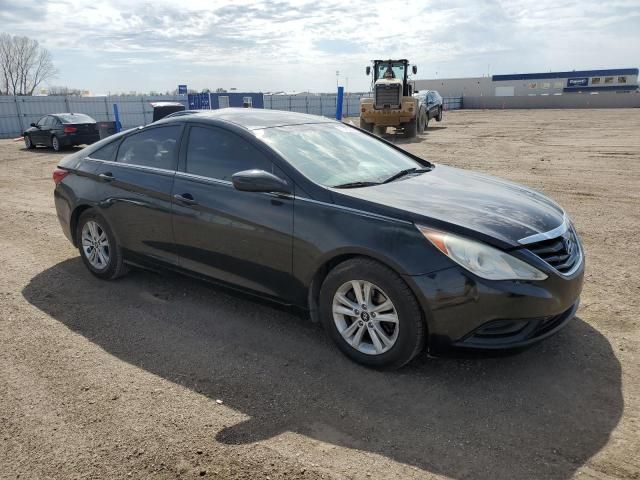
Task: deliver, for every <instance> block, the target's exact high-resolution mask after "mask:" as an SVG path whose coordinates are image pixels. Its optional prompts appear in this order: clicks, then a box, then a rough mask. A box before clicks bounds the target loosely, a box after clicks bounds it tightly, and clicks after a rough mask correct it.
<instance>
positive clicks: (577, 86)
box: [415, 68, 638, 97]
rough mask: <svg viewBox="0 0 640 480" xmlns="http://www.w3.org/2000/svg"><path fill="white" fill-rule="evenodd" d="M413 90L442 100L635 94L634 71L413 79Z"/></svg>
mask: <svg viewBox="0 0 640 480" xmlns="http://www.w3.org/2000/svg"><path fill="white" fill-rule="evenodd" d="M415 89H416V90H438V91H439V92H440V95H442V96H446V97H455V96H476V97H480V96H486V97H522V96H536V95H566V94H580V93H583V94H584V93H598V94H600V93H617V92H637V91H638V69H637V68H617V69H605V70H573V71H570V72H544V73H519V74H511V75H493V76H491V77H475V78H443V79H433V80H416V81H415Z"/></svg>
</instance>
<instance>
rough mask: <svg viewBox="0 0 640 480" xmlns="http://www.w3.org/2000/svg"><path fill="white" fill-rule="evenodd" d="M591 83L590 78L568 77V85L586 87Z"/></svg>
mask: <svg viewBox="0 0 640 480" xmlns="http://www.w3.org/2000/svg"><path fill="white" fill-rule="evenodd" d="M587 85H589V78H588V77H582V78H569V79H567V87H586V86H587Z"/></svg>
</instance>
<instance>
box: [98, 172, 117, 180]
mask: <svg viewBox="0 0 640 480" xmlns="http://www.w3.org/2000/svg"><path fill="white" fill-rule="evenodd" d="M98 177H100V180H104V181H105V182H112V181H114V180H115V179H116V178H115V177H114V176H113V174H112V173H111V172H104V173H101V174H100V175H98Z"/></svg>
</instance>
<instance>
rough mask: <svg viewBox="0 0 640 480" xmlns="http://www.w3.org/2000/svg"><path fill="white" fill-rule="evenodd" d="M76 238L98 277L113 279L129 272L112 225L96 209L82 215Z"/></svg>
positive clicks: (81, 253)
mask: <svg viewBox="0 0 640 480" xmlns="http://www.w3.org/2000/svg"><path fill="white" fill-rule="evenodd" d="M76 239H77V244H78V250H79V251H80V257H82V261H83V262H84V264H85V266H86V267H87V269H88V270H89V271H90V272H91V273H92V274H94V275H95V276H96V277H98V278H101V279H103V280H113V279H115V278H118V277H120V276H122V275H124V274H125V273H126V272H127V267H126V265H125V264H124V261H123V257H122V250H121V248H120V246H119V245H118V242H117V241H116V238H115V235H114V234H113V232H112V230H111V227H109V224H108V223H107V221H106V220H105V219H104V217H103V216H102V215H100V214H99V213H97V212H96V211H95V210H93V209H89V210H86V211H84V212H83V213H82V215H80V219H79V220H78V227H77V230H76Z"/></svg>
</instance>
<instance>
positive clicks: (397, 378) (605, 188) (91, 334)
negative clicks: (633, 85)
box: [0, 110, 640, 480]
mask: <svg viewBox="0 0 640 480" xmlns="http://www.w3.org/2000/svg"><path fill="white" fill-rule="evenodd" d="M639 132H640V110H566V111H557V110H533V111H509V110H506V111H460V112H451V113H447V114H445V119H444V121H443V122H442V123H435V122H433V123H432V124H431V125H430V128H429V129H428V131H427V133H426V134H424V135H422V136H421V137H420V138H419V139H418V140H417V141H412V142H405V141H401V140H398V143H402V144H403V146H404V147H406V148H407V149H408V150H410V151H412V152H414V153H417V154H420V155H422V156H424V157H426V158H428V159H430V160H433V161H435V162H441V163H445V164H450V165H454V166H458V167H462V168H472V169H477V170H481V171H484V172H487V173H490V174H494V175H498V176H502V177H506V178H509V179H511V180H515V181H518V182H522V183H525V184H527V185H530V186H532V187H534V188H537V189H539V190H541V191H543V192H544V193H546V194H548V195H550V196H551V197H553V198H554V199H555V200H557V201H558V202H559V203H560V204H562V205H563V206H564V207H565V208H566V209H567V211H568V212H569V214H570V215H571V217H572V218H573V219H574V221H575V223H576V225H577V228H578V230H579V233H580V234H581V236H582V239H583V241H584V245H585V249H586V253H587V262H588V264H587V273H586V284H585V289H584V293H583V297H582V306H581V307H580V310H579V312H578V318H576V319H575V320H574V321H573V322H571V323H570V325H569V326H568V327H567V328H566V329H564V330H563V331H562V332H561V333H559V334H558V335H556V336H554V337H552V338H550V339H548V340H547V341H545V342H543V343H542V344H540V345H537V346H535V347H534V348H531V349H530V350H527V351H525V352H523V353H521V354H518V355H511V356H498V357H493V358H490V357H486V356H483V357H473V358H440V359H429V358H426V356H425V355H422V356H421V357H419V358H418V359H417V360H416V361H414V362H413V363H412V364H410V365H409V366H408V367H405V368H404V369H402V370H400V371H397V372H391V373H389V372H387V373H381V372H376V371H370V370H367V369H364V368H362V367H359V366H357V365H355V364H353V363H351V362H349V361H348V360H347V359H345V358H344V357H343V356H342V355H340V353H339V352H338V351H337V349H336V348H334V347H333V346H332V345H331V343H330V342H329V341H328V340H327V339H326V338H325V336H324V333H323V332H322V329H321V328H320V327H319V326H317V325H314V324H311V323H310V322H307V321H305V320H304V319H301V318H300V317H299V316H296V315H294V314H293V313H292V312H290V311H287V310H284V309H282V308H277V307H274V306H272V305H269V304H265V303H258V302H256V301H254V300H252V299H249V298H246V297H244V296H242V295H238V294H232V293H230V292H228V291H226V290H223V289H220V288H217V287H212V286H211V285H208V284H206V283H202V282H199V281H196V280H192V279H189V278H182V277H178V276H171V275H160V274H155V273H150V272H143V271H133V272H131V274H130V275H128V276H127V277H125V278H123V279H121V280H119V281H116V282H102V281H99V280H97V279H95V278H93V277H92V276H91V275H90V274H89V273H88V272H87V270H86V269H85V268H84V266H83V265H82V263H81V261H80V260H79V257H78V253H77V251H75V250H74V249H73V248H72V246H71V245H70V244H69V243H68V242H67V240H66V239H65V238H64V236H63V234H62V232H61V230H60V227H59V225H58V220H57V218H56V215H55V209H54V205H53V198H52V189H53V182H52V181H51V171H52V169H53V168H54V166H55V165H56V163H57V162H58V161H59V160H60V159H61V158H62V157H61V156H60V155H57V154H54V153H52V152H50V151H48V150H41V149H38V150H36V151H26V150H24V149H23V147H22V143H19V142H13V141H8V140H3V141H0V165H1V166H2V169H1V170H0V171H1V175H0V478H3V479H4V478H29V479H36V478H38V479H39V478H47V479H48V478H59V479H73V478H87V479H88V478H193V477H201V476H202V477H205V478H243V479H292V478H298V479H315V478H327V479H369V478H376V479H377V478H382V479H391V478H399V479H418V478H421V479H422V478H453V479H487V480H488V479H491V480H495V479H567V478H573V477H576V478H594V479H610V478H640V418H639V413H640V361H639V360H640V355H639V352H640V335H639V331H640V329H639V320H638V304H639V302H638V297H639V296H640V282H639V281H638V280H639V279H640V262H639V261H638V258H640V242H638V236H639V235H640V231H639V230H640V229H639V228H638V227H639V225H640V198H639V197H640V134H639Z"/></svg>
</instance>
